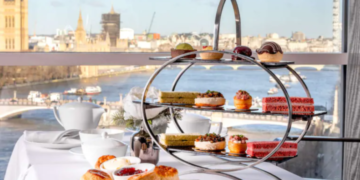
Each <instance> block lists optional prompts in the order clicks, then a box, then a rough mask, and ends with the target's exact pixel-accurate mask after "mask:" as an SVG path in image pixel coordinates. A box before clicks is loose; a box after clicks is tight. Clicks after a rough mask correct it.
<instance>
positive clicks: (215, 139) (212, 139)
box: [195, 133, 226, 151]
mask: <svg viewBox="0 0 360 180" xmlns="http://www.w3.org/2000/svg"><path fill="white" fill-rule="evenodd" d="M225 146H226V142H225V138H224V137H221V136H220V135H216V134H215V133H213V134H205V135H204V136H199V137H198V138H197V139H196V140H195V149H197V150H202V151H218V150H223V149H225Z"/></svg>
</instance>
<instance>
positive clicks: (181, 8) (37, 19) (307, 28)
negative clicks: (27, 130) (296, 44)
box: [28, 0, 333, 38]
mask: <svg viewBox="0 0 360 180" xmlns="http://www.w3.org/2000/svg"><path fill="white" fill-rule="evenodd" d="M28 1H29V34H33V33H34V31H36V34H55V33H56V29H65V28H66V27H71V28H72V29H76V26H77V20H78V17H79V11H80V9H81V13H82V17H83V20H84V26H85V28H86V30H87V31H88V32H90V31H91V32H92V33H99V32H101V24H100V21H101V14H103V13H108V12H110V9H111V6H112V5H113V6H114V9H115V11H116V12H117V13H120V14H121V17H120V18H121V28H132V29H134V30H135V33H141V32H143V31H144V30H148V29H149V26H150V22H151V18H152V16H153V13H154V12H156V14H155V18H154V22H153V24H152V28H151V30H150V31H151V32H154V33H160V34H161V35H170V34H172V33H185V32H197V33H202V32H210V33H212V32H213V27H214V21H215V13H216V10H217V5H218V3H219V1H220V0H28ZM238 3H239V8H240V13H241V20H242V36H257V35H261V36H265V35H266V34H268V33H278V34H279V35H280V36H285V37H290V36H291V34H292V32H295V31H301V32H303V33H305V35H306V37H308V38H316V37H318V36H320V35H322V36H324V37H332V7H333V4H332V3H333V1H332V0H238ZM220 33H235V18H234V14H233V9H232V6H231V1H230V0H228V1H227V2H226V4H225V7H224V11H223V15H222V18H221V26H220Z"/></svg>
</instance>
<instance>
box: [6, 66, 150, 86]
mask: <svg viewBox="0 0 360 180" xmlns="http://www.w3.org/2000/svg"><path fill="white" fill-rule="evenodd" d="M155 69H156V67H155V66H154V67H150V66H146V67H144V66H141V67H137V68H135V69H131V70H124V71H116V72H112V73H106V74H99V75H98V76H91V77H73V78H65V79H54V80H46V81H41V82H31V83H24V84H14V85H7V86H4V87H0V90H1V89H13V88H19V87H27V86H34V85H43V84H52V83H59V82H68V81H74V80H81V79H93V78H99V77H106V76H109V77H111V76H118V75H121V74H128V73H139V72H146V71H154V70H155Z"/></svg>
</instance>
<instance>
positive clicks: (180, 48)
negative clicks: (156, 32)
mask: <svg viewBox="0 0 360 180" xmlns="http://www.w3.org/2000/svg"><path fill="white" fill-rule="evenodd" d="M194 51H196V49H194V48H193V47H192V46H191V45H190V44H188V43H180V44H178V45H177V46H176V47H175V49H174V48H173V49H171V58H174V57H176V56H180V55H182V54H186V53H189V52H194ZM183 58H189V59H193V58H196V54H191V55H188V56H185V57H183Z"/></svg>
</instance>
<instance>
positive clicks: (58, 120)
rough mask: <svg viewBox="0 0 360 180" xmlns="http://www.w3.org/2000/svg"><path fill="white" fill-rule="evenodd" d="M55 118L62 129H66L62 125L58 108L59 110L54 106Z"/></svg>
mask: <svg viewBox="0 0 360 180" xmlns="http://www.w3.org/2000/svg"><path fill="white" fill-rule="evenodd" d="M54 116H55V119H56V120H57V122H58V123H59V124H60V125H61V126H62V127H64V125H63V124H62V123H61V120H60V116H59V113H58V108H57V107H56V106H54Z"/></svg>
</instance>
